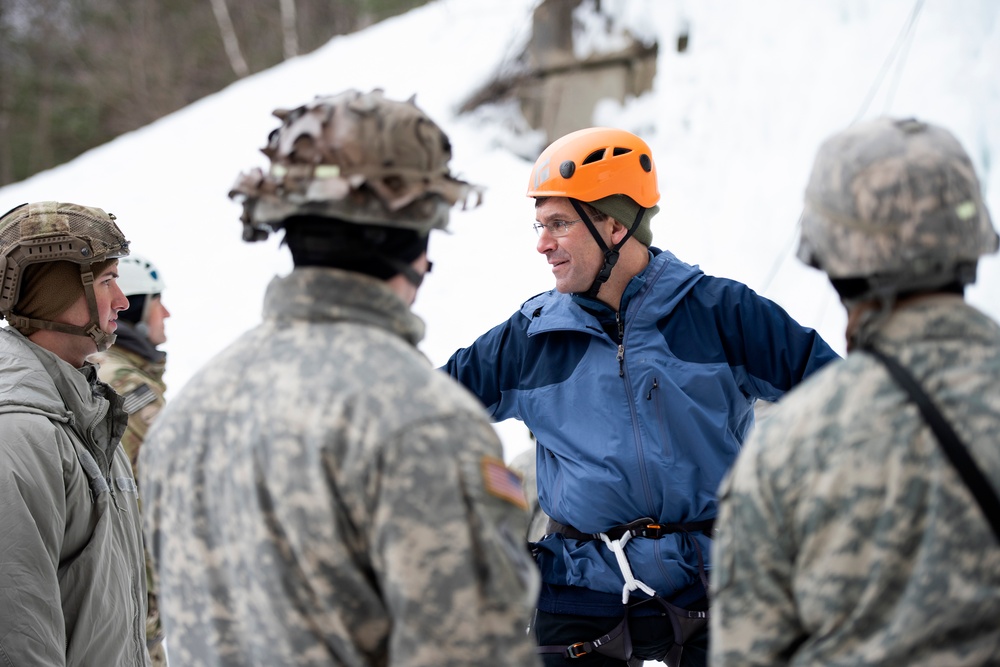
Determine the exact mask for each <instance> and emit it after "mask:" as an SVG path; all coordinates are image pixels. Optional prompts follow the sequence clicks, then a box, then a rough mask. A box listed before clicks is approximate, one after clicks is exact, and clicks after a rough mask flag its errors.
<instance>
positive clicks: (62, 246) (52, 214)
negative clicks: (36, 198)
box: [0, 201, 129, 320]
mask: <svg viewBox="0 0 1000 667" xmlns="http://www.w3.org/2000/svg"><path fill="white" fill-rule="evenodd" d="M128 245H129V243H128V241H127V240H126V239H125V235H124V234H122V232H121V230H120V229H119V228H118V225H117V224H116V223H115V216H114V215H112V214H110V213H106V212H104V211H103V210H101V209H99V208H93V207H90V206H80V205H79V204H65V203H60V202H54V201H44V202H36V203H34V204H22V205H21V206H18V207H16V208H14V209H12V210H10V211H8V212H7V213H5V214H4V215H3V217H2V218H0V275H2V280H3V283H2V288H0V315H2V316H3V317H6V318H7V319H8V320H9V319H11V318H10V315H11V311H12V310H13V308H14V307H15V306H16V305H17V301H18V298H19V296H20V293H21V279H22V276H23V274H24V269H25V267H27V266H29V265H31V264H38V263H41V262H55V261H67V262H73V263H75V264H80V265H81V266H82V265H86V266H89V265H91V264H96V263H98V262H103V261H105V260H108V259H115V258H120V257H125V256H126V255H128V252H129V250H128Z"/></svg>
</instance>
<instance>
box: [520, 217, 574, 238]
mask: <svg viewBox="0 0 1000 667" xmlns="http://www.w3.org/2000/svg"><path fill="white" fill-rule="evenodd" d="M578 222H581V221H580V219H579V218H578V219H576V220H553V221H552V222H536V223H535V224H533V225H532V227H534V228H535V233H536V234H538V235H539V236H541V235H542V230H543V229H544V230H545V231H547V232H548V233H549V236H552V237H553V238H559V237H560V236H566V235H567V234H569V229H570V227H572V226H573V225H575V224H576V223H578Z"/></svg>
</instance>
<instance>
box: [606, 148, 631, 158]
mask: <svg viewBox="0 0 1000 667" xmlns="http://www.w3.org/2000/svg"><path fill="white" fill-rule="evenodd" d="M631 152H632V149H631V148H625V147H623V146H616V147H615V148H614V149H613V150H612V152H611V154H612V155H614V156H616V157H617V156H619V155H625V154H626V153H631Z"/></svg>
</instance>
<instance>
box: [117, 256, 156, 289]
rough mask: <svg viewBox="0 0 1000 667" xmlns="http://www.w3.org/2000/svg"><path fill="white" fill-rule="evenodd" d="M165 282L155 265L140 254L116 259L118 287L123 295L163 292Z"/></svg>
mask: <svg viewBox="0 0 1000 667" xmlns="http://www.w3.org/2000/svg"><path fill="white" fill-rule="evenodd" d="M166 286H167V284H166V283H165V282H163V278H162V277H160V272H159V271H158V270H157V269H156V265H155V264H153V263H152V262H151V261H149V260H148V259H146V258H145V257H142V256H140V255H129V256H128V257H122V258H121V259H119V260H118V287H120V288H121V290H122V292H124V293H125V296H150V295H152V294H160V293H161V292H163V288H165V287H166Z"/></svg>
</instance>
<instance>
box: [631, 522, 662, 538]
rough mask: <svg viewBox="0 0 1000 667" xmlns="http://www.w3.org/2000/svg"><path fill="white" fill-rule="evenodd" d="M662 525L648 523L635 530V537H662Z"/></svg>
mask: <svg viewBox="0 0 1000 667" xmlns="http://www.w3.org/2000/svg"><path fill="white" fill-rule="evenodd" d="M664 535H665V533H664V532H663V526H661V525H660V524H658V523H649V524H646V525H645V526H643V527H642V528H639V529H638V530H637V531H636V537H645V538H648V539H651V540H658V539H660V538H661V537H663V536H664Z"/></svg>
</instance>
